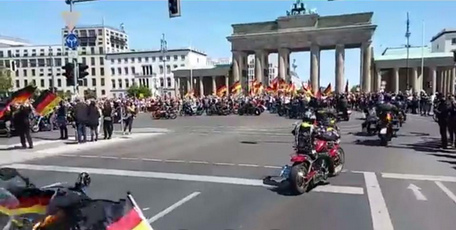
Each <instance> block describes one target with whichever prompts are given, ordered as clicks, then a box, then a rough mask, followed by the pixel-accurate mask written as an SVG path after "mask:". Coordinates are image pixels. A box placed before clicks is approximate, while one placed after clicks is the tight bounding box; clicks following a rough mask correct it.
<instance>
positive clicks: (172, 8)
mask: <svg viewBox="0 0 456 230" xmlns="http://www.w3.org/2000/svg"><path fill="white" fill-rule="evenodd" d="M168 9H169V17H170V18H176V17H180V16H181V7H180V0H168Z"/></svg>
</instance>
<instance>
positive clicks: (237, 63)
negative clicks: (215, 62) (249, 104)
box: [233, 51, 242, 82]
mask: <svg viewBox="0 0 456 230" xmlns="http://www.w3.org/2000/svg"><path fill="white" fill-rule="evenodd" d="M241 64H242V55H241V53H240V52H237V51H233V82H236V81H239V80H240V78H241V69H242V66H241Z"/></svg>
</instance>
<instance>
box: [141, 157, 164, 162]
mask: <svg viewBox="0 0 456 230" xmlns="http://www.w3.org/2000/svg"><path fill="white" fill-rule="evenodd" d="M141 160H143V161H153V162H162V161H163V160H162V159H154V158H141Z"/></svg>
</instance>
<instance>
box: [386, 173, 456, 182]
mask: <svg viewBox="0 0 456 230" xmlns="http://www.w3.org/2000/svg"><path fill="white" fill-rule="evenodd" d="M382 177H383V178H390V179H402V180H425V181H441V182H456V177H451V176H432V175H418V174H400V173H382Z"/></svg>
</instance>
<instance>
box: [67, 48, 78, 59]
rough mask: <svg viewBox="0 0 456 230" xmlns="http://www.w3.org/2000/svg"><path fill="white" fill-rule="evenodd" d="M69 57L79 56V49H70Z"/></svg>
mask: <svg viewBox="0 0 456 230" xmlns="http://www.w3.org/2000/svg"><path fill="white" fill-rule="evenodd" d="M68 57H69V58H71V59H75V58H78V51H76V50H70V51H69V52H68Z"/></svg>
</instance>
